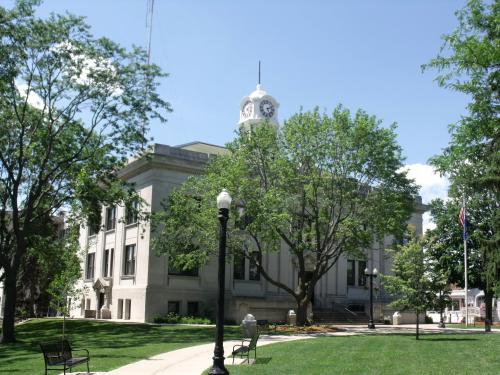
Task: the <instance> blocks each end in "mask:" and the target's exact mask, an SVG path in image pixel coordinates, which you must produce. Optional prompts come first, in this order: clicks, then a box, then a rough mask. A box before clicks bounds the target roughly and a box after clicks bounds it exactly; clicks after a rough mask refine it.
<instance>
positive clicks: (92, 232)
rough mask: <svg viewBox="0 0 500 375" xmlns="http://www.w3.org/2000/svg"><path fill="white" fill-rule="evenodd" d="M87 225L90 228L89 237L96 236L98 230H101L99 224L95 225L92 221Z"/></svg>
mask: <svg viewBox="0 0 500 375" xmlns="http://www.w3.org/2000/svg"><path fill="white" fill-rule="evenodd" d="M87 226H88V230H89V237H92V236H95V235H96V234H97V232H99V230H98V229H97V228H98V226H97V225H93V224H91V223H88V224H87Z"/></svg>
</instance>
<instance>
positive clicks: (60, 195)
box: [0, 0, 170, 342]
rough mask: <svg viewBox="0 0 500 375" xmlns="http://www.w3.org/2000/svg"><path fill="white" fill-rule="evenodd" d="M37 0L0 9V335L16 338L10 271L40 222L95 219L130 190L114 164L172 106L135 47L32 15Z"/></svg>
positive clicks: (72, 23) (75, 22)
mask: <svg viewBox="0 0 500 375" xmlns="http://www.w3.org/2000/svg"><path fill="white" fill-rule="evenodd" d="M36 3H38V2H37V1H28V0H25V1H21V0H20V1H18V2H17V3H16V5H15V7H14V8H13V9H6V8H3V7H0V97H1V100H0V268H1V269H2V271H3V278H4V287H5V314H4V319H3V329H2V342H12V341H14V340H15V336H14V313H15V307H16V279H17V275H18V272H19V268H20V265H21V264H22V261H23V258H24V256H25V254H26V252H27V249H28V248H29V245H30V241H31V239H32V238H33V236H36V235H38V233H37V227H38V224H39V223H40V221H41V220H47V218H49V219H48V220H50V218H51V217H52V215H54V214H55V213H56V212H57V210H59V209H60V208H65V209H68V208H69V209H70V212H72V219H74V220H77V221H78V220H79V219H81V218H90V219H93V220H94V222H95V219H96V218H97V217H99V215H100V213H99V212H100V211H99V205H100V204H116V203H117V202H123V201H125V200H128V199H129V198H130V197H132V196H133V189H131V188H130V187H128V186H126V185H125V184H124V183H123V182H121V181H120V180H119V179H118V177H117V174H116V172H117V170H118V169H119V168H120V167H121V166H122V165H124V163H125V162H126V159H127V157H129V156H130V155H131V154H133V153H136V152H137V151H140V149H141V147H142V145H143V144H144V143H145V141H146V140H145V138H144V134H145V132H146V131H147V126H146V124H147V122H148V120H149V119H151V118H157V119H159V120H160V121H164V116H165V113H166V112H167V111H168V110H169V109H170V107H169V104H168V103H166V102H165V101H163V100H162V99H161V98H160V97H159V96H158V95H157V94H156V91H155V90H156V87H157V85H158V78H159V77H161V76H162V75H163V74H162V73H161V71H160V69H159V68H158V67H157V66H155V65H151V64H147V56H146V53H145V52H144V51H143V50H141V49H139V48H135V47H134V48H133V49H132V50H130V51H129V50H126V49H124V48H122V47H120V46H119V45H117V44H115V43H113V42H112V41H111V40H109V39H106V38H100V39H95V38H93V37H92V35H91V34H90V32H89V27H88V26H87V25H86V24H85V22H84V21H83V19H82V18H80V17H76V16H73V15H69V14H66V15H51V16H50V17H48V18H46V19H40V18H37V17H36V15H35V6H36Z"/></svg>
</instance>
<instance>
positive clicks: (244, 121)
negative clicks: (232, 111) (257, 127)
mask: <svg viewBox="0 0 500 375" xmlns="http://www.w3.org/2000/svg"><path fill="white" fill-rule="evenodd" d="M279 106H280V105H279V103H278V102H277V101H276V100H275V99H274V98H273V97H272V96H271V95H269V94H268V93H267V92H266V91H265V90H264V89H263V88H262V86H261V84H260V83H259V84H258V85H257V89H256V90H255V91H254V92H252V93H251V94H250V95H248V96H245V97H244V98H243V99H242V100H241V103H240V121H239V122H238V125H239V126H240V128H242V129H247V130H249V129H250V128H251V127H252V125H253V124H257V123H259V122H264V121H266V120H267V121H269V122H270V123H271V124H273V125H275V126H278V107H279Z"/></svg>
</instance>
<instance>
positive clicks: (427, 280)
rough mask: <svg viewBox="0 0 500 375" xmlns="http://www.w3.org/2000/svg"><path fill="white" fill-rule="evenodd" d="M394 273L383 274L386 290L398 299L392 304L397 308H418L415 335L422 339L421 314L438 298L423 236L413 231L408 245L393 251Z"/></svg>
mask: <svg viewBox="0 0 500 375" xmlns="http://www.w3.org/2000/svg"><path fill="white" fill-rule="evenodd" d="M392 273H393V274H392V275H382V283H383V285H384V288H385V290H386V291H387V292H388V293H389V294H391V295H393V296H394V297H395V298H396V299H395V300H394V301H393V302H391V306H393V307H395V308H398V309H403V310H405V309H412V310H415V313H416V316H417V320H416V323H417V327H416V331H415V337H416V339H417V340H418V339H419V318H420V314H421V313H422V312H423V313H424V314H425V311H426V310H427V308H428V307H429V306H431V305H432V302H433V301H434V300H435V293H434V291H433V288H432V286H433V283H432V272H431V268H430V267H429V262H428V261H427V259H426V254H425V252H424V243H423V240H422V239H419V238H417V237H416V236H415V233H410V240H409V242H408V243H407V244H406V245H401V246H398V248H397V251H396V252H395V254H394V262H393V266H392Z"/></svg>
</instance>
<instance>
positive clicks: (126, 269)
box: [123, 245, 136, 276]
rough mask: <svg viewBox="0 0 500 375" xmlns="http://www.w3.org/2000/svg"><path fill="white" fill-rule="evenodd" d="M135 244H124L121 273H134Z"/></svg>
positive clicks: (125, 274)
mask: <svg viewBox="0 0 500 375" xmlns="http://www.w3.org/2000/svg"><path fill="white" fill-rule="evenodd" d="M135 257H136V254H135V245H127V246H125V253H124V262H123V275H124V276H132V275H134V274H135Z"/></svg>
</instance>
